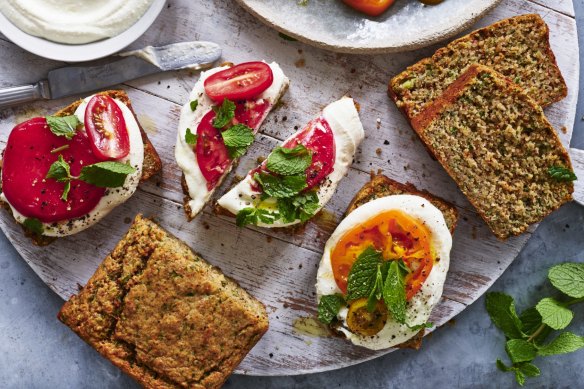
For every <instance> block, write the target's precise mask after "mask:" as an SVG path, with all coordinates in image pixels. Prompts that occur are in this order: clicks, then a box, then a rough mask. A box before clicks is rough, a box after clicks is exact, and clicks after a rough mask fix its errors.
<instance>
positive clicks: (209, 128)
mask: <svg viewBox="0 0 584 389" xmlns="http://www.w3.org/2000/svg"><path fill="white" fill-rule="evenodd" d="M269 108H270V103H269V102H268V101H267V100H259V101H244V102H238V103H236V105H235V120H234V122H236V123H242V124H245V125H246V126H248V127H250V128H251V129H253V130H254V132H256V131H257V129H258V128H259V126H260V125H261V124H262V121H263V120H264V118H265V117H266V115H267V114H268V111H269ZM214 118H215V112H214V111H213V110H211V111H209V112H207V114H205V116H203V119H202V120H201V123H200V124H199V127H197V145H196V146H195V154H196V156H197V162H198V163H199V169H201V173H203V177H205V180H207V189H208V190H212V189H213V188H214V187H215V186H216V185H217V183H218V182H219V180H220V179H221V176H222V175H223V174H224V173H225V170H227V168H228V166H229V165H230V164H231V162H232V161H231V159H230V158H229V151H228V150H227V147H225V144H224V143H223V137H222V136H221V131H220V130H218V129H216V128H215V127H213V119H214Z"/></svg>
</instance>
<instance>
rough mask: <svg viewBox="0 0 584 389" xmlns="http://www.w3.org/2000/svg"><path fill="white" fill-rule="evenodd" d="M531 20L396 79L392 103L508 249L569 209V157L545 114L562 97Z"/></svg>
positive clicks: (473, 39) (489, 33)
mask: <svg viewBox="0 0 584 389" xmlns="http://www.w3.org/2000/svg"><path fill="white" fill-rule="evenodd" d="M548 35H549V31H548V28H547V26H546V25H545V23H544V22H543V20H542V19H541V18H540V17H539V16H538V15H523V16H518V17H515V18H511V19H507V20H503V21H500V22H498V23H496V24H494V25H492V26H489V27H486V28H483V29H481V30H478V31H475V32H473V33H471V34H469V35H467V36H465V37H462V38H460V39H458V40H456V41H454V42H452V43H451V44H449V45H448V46H446V47H445V48H442V49H440V50H438V51H437V52H436V53H435V54H434V55H433V56H432V57H431V58H426V59H423V60H422V61H420V62H418V63H417V64H415V65H413V66H411V67H409V68H408V69H407V70H406V71H404V72H403V73H401V74H399V75H397V76H396V77H394V78H393V79H392V80H391V82H390V85H389V95H390V96H391V97H392V98H393V100H394V101H395V102H396V104H397V105H398V107H399V108H400V109H401V110H402V112H404V114H405V115H406V117H407V118H408V120H409V121H410V123H411V125H412V127H413V128H414V130H415V131H416V133H417V134H418V136H419V137H420V139H421V140H422V142H423V143H424V144H425V145H426V147H427V148H428V150H429V151H430V153H431V154H432V155H433V156H434V157H435V158H436V159H437V160H438V161H439V162H440V163H441V164H442V166H443V167H444V168H445V170H446V171H447V172H448V174H450V176H451V177H452V178H453V179H454V181H455V182H456V183H457V185H458V186H459V187H460V189H461V190H462V192H463V193H464V194H465V195H466V196H467V198H468V199H469V201H470V202H471V203H472V204H473V205H474V207H475V208H476V209H477V211H478V213H479V214H480V215H481V216H482V217H483V219H484V220H485V222H486V223H487V224H488V226H489V227H490V229H491V230H492V231H493V233H494V234H495V235H496V236H497V237H498V238H500V239H506V238H508V237H510V236H513V235H518V234H521V233H522V232H524V231H525V230H526V229H527V228H528V227H529V225H531V224H533V223H536V222H538V221H540V220H541V219H543V218H544V217H545V216H546V215H547V214H549V213H550V212H552V211H553V210H555V209H557V208H558V207H560V206H561V205H562V204H564V203H565V202H567V201H569V200H571V198H572V196H571V194H572V192H573V184H572V182H571V181H570V180H561V179H560V180H559V179H558V177H557V176H554V174H552V171H553V169H557V168H560V169H563V170H565V171H569V172H571V170H572V167H571V162H570V158H569V156H568V153H567V152H566V150H565V149H564V147H563V146H562V143H561V141H560V140H559V138H558V136H557V134H556V132H555V130H554V129H553V127H552V126H551V124H550V123H549V122H548V121H547V119H546V118H545V115H544V113H543V110H542V108H541V107H542V106H545V105H548V104H551V103H552V102H555V101H558V100H560V99H562V98H563V97H564V96H566V94H567V87H566V85H565V82H564V80H563V78H562V75H561V73H560V71H559V68H558V67H557V64H556V62H555V57H554V55H553V53H552V51H551V48H550V45H549V39H548Z"/></svg>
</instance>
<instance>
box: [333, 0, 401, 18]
mask: <svg viewBox="0 0 584 389" xmlns="http://www.w3.org/2000/svg"><path fill="white" fill-rule="evenodd" d="M394 1H395V0H343V3H345V4H347V5H348V6H349V7H351V8H353V9H356V10H357V11H360V12H363V13H364V14H367V15H370V16H378V15H381V14H382V13H383V12H384V11H385V10H386V9H388V8H389V7H390V6H391V5H392V4H393V2H394Z"/></svg>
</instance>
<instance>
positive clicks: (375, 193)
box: [345, 173, 458, 350]
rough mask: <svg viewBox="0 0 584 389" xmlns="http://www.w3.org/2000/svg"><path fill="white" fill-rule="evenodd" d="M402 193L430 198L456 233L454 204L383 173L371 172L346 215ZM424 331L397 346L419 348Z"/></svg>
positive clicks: (451, 229) (456, 215)
mask: <svg viewBox="0 0 584 389" xmlns="http://www.w3.org/2000/svg"><path fill="white" fill-rule="evenodd" d="M400 194H411V195H415V196H420V197H423V198H425V199H426V200H428V201H429V202H430V203H432V204H433V205H434V206H435V207H436V208H438V209H439V210H440V211H441V212H442V214H443V215H444V219H445V221H446V225H447V226H448V229H449V231H450V233H451V234H454V230H455V228H456V224H457V223H458V211H457V209H456V207H455V206H454V205H452V204H451V203H449V202H448V201H446V200H444V199H442V198H440V197H437V196H434V195H433V194H431V193H430V192H428V191H425V190H424V191H420V190H418V189H417V188H416V187H415V186H414V185H413V184H411V183H406V184H402V183H400V182H397V181H395V180H392V179H391V178H389V177H387V176H384V175H383V174H376V175H375V174H373V173H372V174H371V180H370V181H369V182H367V183H366V184H365V185H363V187H362V188H361V189H360V190H359V192H357V194H356V195H355V197H353V200H351V203H350V204H349V207H348V208H347V212H346V213H345V216H346V215H348V214H350V213H351V212H353V211H354V210H355V209H357V208H359V207H360V206H361V205H364V204H366V203H368V202H369V201H373V200H375V199H378V198H381V197H386V196H392V195H400ZM424 333H425V330H424V329H422V330H420V332H418V333H417V334H416V335H414V337H412V338H411V339H409V340H407V341H406V342H404V343H401V344H399V345H397V346H396V347H397V348H411V349H414V350H419V349H420V347H421V346H422V340H423V338H424Z"/></svg>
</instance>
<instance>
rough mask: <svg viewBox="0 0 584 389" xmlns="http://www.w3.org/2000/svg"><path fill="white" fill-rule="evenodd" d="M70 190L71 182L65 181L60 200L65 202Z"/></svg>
mask: <svg viewBox="0 0 584 389" xmlns="http://www.w3.org/2000/svg"><path fill="white" fill-rule="evenodd" d="M70 190H71V181H67V182H66V183H65V187H64V188H63V193H61V200H63V201H67V197H69V191H70Z"/></svg>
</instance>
